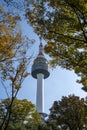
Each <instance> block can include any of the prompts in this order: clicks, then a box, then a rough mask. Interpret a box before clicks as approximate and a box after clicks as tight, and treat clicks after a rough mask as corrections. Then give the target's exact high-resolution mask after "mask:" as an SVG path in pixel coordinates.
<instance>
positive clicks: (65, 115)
mask: <svg viewBox="0 0 87 130" xmlns="http://www.w3.org/2000/svg"><path fill="white" fill-rule="evenodd" d="M86 102H87V101H85V100H84V99H83V98H82V99H80V98H79V97H78V96H74V95H69V96H68V97H66V96H63V97H62V99H61V101H54V103H53V106H52V107H51V109H50V114H49V118H48V124H49V125H51V126H52V128H53V130H60V129H64V130H66V129H70V130H77V129H81V130H82V129H83V127H84V125H85V126H86V123H87V118H86V117H87V112H86V111H87V106H86Z"/></svg>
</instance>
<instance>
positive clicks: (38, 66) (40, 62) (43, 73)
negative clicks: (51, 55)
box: [31, 42, 50, 113]
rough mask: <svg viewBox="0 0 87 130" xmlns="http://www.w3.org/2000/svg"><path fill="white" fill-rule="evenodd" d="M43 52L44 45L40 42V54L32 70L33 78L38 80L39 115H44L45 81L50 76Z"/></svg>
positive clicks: (37, 102)
mask: <svg viewBox="0 0 87 130" xmlns="http://www.w3.org/2000/svg"><path fill="white" fill-rule="evenodd" d="M43 50H44V49H43V45H42V43H41V42H40V45H39V54H38V56H37V58H36V59H35V60H34V63H33V65H32V70H31V74H32V76H33V77H34V78H35V79H37V94H36V109H37V111H38V112H39V113H44V79H46V78H48V77H49V75H50V73H49V71H48V63H47V60H46V59H45V57H44V54H43V53H44V52H43Z"/></svg>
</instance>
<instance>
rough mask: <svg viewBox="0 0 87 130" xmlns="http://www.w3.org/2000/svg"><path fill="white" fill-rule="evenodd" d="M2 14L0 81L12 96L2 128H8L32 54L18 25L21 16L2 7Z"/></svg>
mask: <svg viewBox="0 0 87 130" xmlns="http://www.w3.org/2000/svg"><path fill="white" fill-rule="evenodd" d="M0 16H1V17H0V29H1V31H0V34H1V35H0V71H1V74H0V81H1V83H2V85H3V88H5V90H6V93H7V97H8V98H10V103H9V109H7V111H6V114H5V116H4V118H3V120H2V124H1V126H0V129H1V130H3V129H4V130H7V128H8V125H9V121H10V118H11V112H12V106H13V103H14V100H15V98H16V97H17V94H18V92H19V90H20V88H21V87H22V83H23V81H24V79H25V78H26V77H27V76H28V75H29V72H28V70H27V66H28V65H29V63H30V60H31V56H29V54H28V55H27V52H29V48H30V40H29V39H28V38H27V37H23V35H22V32H21V30H20V28H19V27H20V26H19V25H18V21H19V20H20V17H19V16H14V15H10V14H9V13H7V12H6V11H4V10H3V9H2V8H0ZM31 43H32V42H31ZM8 86H9V87H8ZM8 89H9V91H10V93H8Z"/></svg>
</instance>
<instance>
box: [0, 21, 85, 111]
mask: <svg viewBox="0 0 87 130" xmlns="http://www.w3.org/2000/svg"><path fill="white" fill-rule="evenodd" d="M21 25H22V31H23V34H24V35H27V36H28V37H29V38H30V39H35V43H34V44H33V45H32V47H31V49H30V51H29V54H30V55H31V54H34V57H37V54H38V48H39V43H40V41H39V37H38V36H37V35H36V34H35V33H34V32H33V29H32V27H30V26H29V25H27V23H26V21H24V20H22V23H21ZM42 42H43V44H46V41H42ZM46 58H47V59H48V56H46ZM33 60H34V58H33V59H32V62H33ZM32 62H31V63H30V66H29V68H28V69H29V71H31V66H32ZM78 78H79V77H77V75H76V74H75V73H74V72H73V71H68V70H65V69H62V68H60V67H58V66H57V67H56V68H55V69H53V70H52V69H50V76H49V78H47V79H45V82H44V88H45V93H44V97H45V103H44V105H45V113H49V108H50V107H51V106H52V104H53V101H55V100H60V99H61V97H62V96H68V95H70V94H75V95H76V96H80V97H86V95H87V93H86V92H84V91H83V90H81V87H82V85H81V84H78V83H76V80H77V79H78ZM36 88H37V80H36V79H34V78H33V77H32V76H31V75H30V76H28V77H27V78H26V79H25V81H24V83H23V87H22V88H21V89H20V91H19V93H18V98H19V99H28V100H29V101H32V103H34V104H35V103H36ZM1 98H5V91H4V90H3V88H2V87H0V99H1Z"/></svg>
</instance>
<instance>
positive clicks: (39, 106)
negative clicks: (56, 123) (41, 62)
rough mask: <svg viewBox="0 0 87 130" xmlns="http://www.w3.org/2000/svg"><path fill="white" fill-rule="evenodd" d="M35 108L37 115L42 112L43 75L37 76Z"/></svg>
mask: <svg viewBox="0 0 87 130" xmlns="http://www.w3.org/2000/svg"><path fill="white" fill-rule="evenodd" d="M36 108H37V111H38V112H39V113H43V112H44V75H43V74H42V73H39V74H37V95H36Z"/></svg>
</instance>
